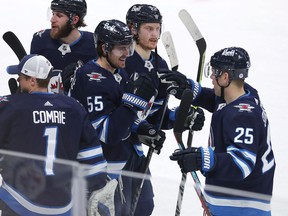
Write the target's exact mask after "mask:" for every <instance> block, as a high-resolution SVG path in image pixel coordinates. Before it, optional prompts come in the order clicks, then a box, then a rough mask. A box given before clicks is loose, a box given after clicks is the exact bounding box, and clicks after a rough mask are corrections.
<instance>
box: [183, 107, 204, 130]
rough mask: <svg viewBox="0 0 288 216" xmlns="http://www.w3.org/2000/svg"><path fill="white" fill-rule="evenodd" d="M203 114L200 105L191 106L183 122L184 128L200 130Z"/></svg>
mask: <svg viewBox="0 0 288 216" xmlns="http://www.w3.org/2000/svg"><path fill="white" fill-rule="evenodd" d="M204 121H205V115H204V111H203V109H201V108H200V107H198V108H195V107H191V112H190V114H189V115H188V116H187V118H186V120H185V124H184V129H185V130H192V131H200V130H202V128H203V126H204Z"/></svg>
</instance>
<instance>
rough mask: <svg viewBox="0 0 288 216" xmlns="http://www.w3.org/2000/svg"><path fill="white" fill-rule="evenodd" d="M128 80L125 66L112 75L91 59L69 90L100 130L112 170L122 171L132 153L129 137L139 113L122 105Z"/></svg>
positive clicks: (109, 169)
mask: <svg viewBox="0 0 288 216" xmlns="http://www.w3.org/2000/svg"><path fill="white" fill-rule="evenodd" d="M127 80H128V76H127V74H126V72H125V71H124V70H123V69H117V70H116V72H115V73H114V74H112V73H111V72H110V71H107V70H106V69H104V68H102V67H100V66H99V65H98V64H97V63H96V61H95V60H92V61H89V62H88V63H87V64H85V65H84V66H83V67H81V68H80V69H79V70H78V71H77V73H76V80H75V84H74V85H72V86H71V90H70V95H71V96H72V97H74V98H76V99H77V100H78V101H79V102H80V103H81V104H83V106H84V107H85V109H86V110H87V111H88V113H89V118H90V121H91V122H92V124H93V126H94V128H96V129H97V131H98V132H99V137H100V141H101V142H102V147H103V151H104V155H105V158H106V159H107V162H108V171H110V172H121V170H122V168H123V167H124V165H125V164H126V162H127V160H128V158H129V156H130V150H129V148H128V145H127V138H128V137H129V135H130V127H131V125H132V124H133V122H134V120H135V118H136V114H135V113H134V112H133V111H132V110H131V109H130V108H127V107H126V106H123V105H122V94H123V91H124V87H125V85H126V82H127ZM117 176H118V175H117V174H115V175H113V174H112V175H111V177H113V178H115V177H117Z"/></svg>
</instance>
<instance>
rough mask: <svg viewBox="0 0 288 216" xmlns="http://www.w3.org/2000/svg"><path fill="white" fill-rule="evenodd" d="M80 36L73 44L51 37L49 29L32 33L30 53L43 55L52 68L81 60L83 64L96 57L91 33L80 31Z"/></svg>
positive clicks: (60, 67)
mask: <svg viewBox="0 0 288 216" xmlns="http://www.w3.org/2000/svg"><path fill="white" fill-rule="evenodd" d="M80 33H81V37H80V38H79V39H78V40H77V41H75V42H74V43H73V44H64V43H63V42H62V41H60V40H56V39H52V38H51V36H50V29H46V30H42V31H39V32H36V33H34V35H33V38H32V41H31V47H30V53H31V54H38V55H43V56H45V57H46V58H47V59H48V60H49V61H50V62H51V64H52V65H53V67H54V69H59V70H63V69H64V68H65V67H66V66H67V65H69V64H70V63H73V62H77V61H78V60H81V61H82V62H83V63H84V64H85V63H86V62H88V61H89V60H91V59H95V58H96V57H97V53H96V49H95V45H94V39H93V33H92V32H87V31H80Z"/></svg>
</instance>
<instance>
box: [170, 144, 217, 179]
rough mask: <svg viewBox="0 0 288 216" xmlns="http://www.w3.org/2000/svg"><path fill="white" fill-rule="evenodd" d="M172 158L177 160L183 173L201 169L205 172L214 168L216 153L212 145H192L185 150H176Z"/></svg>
mask: <svg viewBox="0 0 288 216" xmlns="http://www.w3.org/2000/svg"><path fill="white" fill-rule="evenodd" d="M170 159H171V160H173V161H177V162H178V164H179V166H180V168H181V172H182V173H187V172H192V171H197V170H201V171H202V172H203V174H205V173H206V172H209V171H211V170H213V168H214V165H215V155H214V151H213V150H212V148H211V147H208V148H203V147H199V148H194V147H190V148H187V149H185V150H183V151H181V150H178V151H175V152H174V153H173V154H172V155H171V156H170Z"/></svg>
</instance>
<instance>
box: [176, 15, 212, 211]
mask: <svg viewBox="0 0 288 216" xmlns="http://www.w3.org/2000/svg"><path fill="white" fill-rule="evenodd" d="M179 18H180V19H181V21H182V22H183V24H184V25H185V27H186V28H187V30H188V32H189V33H190V35H191V37H192V38H193V40H194V41H195V43H196V45H197V48H198V51H199V55H200V56H199V64H198V71H197V79H196V81H197V82H201V80H202V74H203V66H204V61H205V52H206V41H205V39H204V37H203V36H202V34H201V32H200V31H199V29H198V27H197V25H196V23H195V22H194V20H193V19H192V17H191V15H190V14H189V13H188V12H187V11H186V10H185V9H182V10H181V11H180V12H179ZM192 139H193V131H191V130H190V131H189V135H188V140H187V147H188V148H189V147H191V146H192ZM178 143H179V142H178ZM180 148H181V149H182V150H184V149H185V146H184V145H180ZM185 175H186V174H182V179H183V181H181V184H182V185H183V184H185V181H186V176H185ZM191 175H192V178H193V180H194V183H195V185H194V188H195V190H196V193H197V195H198V197H199V199H200V201H201V204H202V207H203V209H204V212H205V214H206V215H208V216H209V215H211V213H210V210H209V209H208V206H207V203H206V200H205V197H204V195H203V193H202V191H201V182H200V180H199V178H198V176H197V173H196V172H195V171H194V172H191ZM181 184H180V187H181ZM182 187H183V190H184V186H182ZM177 213H179V214H177ZM176 215H180V209H178V212H177V209H176Z"/></svg>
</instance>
